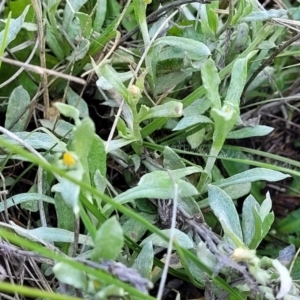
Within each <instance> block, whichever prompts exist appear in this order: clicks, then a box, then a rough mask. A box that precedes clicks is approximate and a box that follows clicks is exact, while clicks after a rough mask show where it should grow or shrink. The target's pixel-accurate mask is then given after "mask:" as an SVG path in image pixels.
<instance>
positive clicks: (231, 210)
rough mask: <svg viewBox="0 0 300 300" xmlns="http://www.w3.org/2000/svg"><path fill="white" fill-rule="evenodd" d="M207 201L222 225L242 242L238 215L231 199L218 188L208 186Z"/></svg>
mask: <svg viewBox="0 0 300 300" xmlns="http://www.w3.org/2000/svg"><path fill="white" fill-rule="evenodd" d="M208 201H209V205H210V207H211V209H212V210H213V212H214V214H215V215H216V217H217V218H218V220H220V221H221V220H222V223H223V224H225V225H226V226H227V228H228V229H229V230H230V231H231V232H232V233H233V234H234V235H236V236H237V237H238V238H239V239H240V240H241V241H243V234H242V229H241V225H240V220H239V215H238V213H237V211H236V208H235V206H234V203H233V201H232V199H231V198H230V197H229V196H228V195H227V194H226V193H225V192H224V191H223V190H222V189H220V188H219V187H217V186H213V185H209V186H208Z"/></svg>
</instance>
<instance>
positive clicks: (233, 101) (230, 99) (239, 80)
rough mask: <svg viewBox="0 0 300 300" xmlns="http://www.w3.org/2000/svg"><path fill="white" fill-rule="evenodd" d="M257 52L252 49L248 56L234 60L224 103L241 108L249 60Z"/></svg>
mask: <svg viewBox="0 0 300 300" xmlns="http://www.w3.org/2000/svg"><path fill="white" fill-rule="evenodd" d="M255 54H256V51H251V52H250V53H249V54H248V55H247V56H246V57H244V58H239V59H237V60H236V61H235V62H234V65H233V68H232V72H231V79H230V84H229V88H228V91H227V94H226V98H225V101H224V103H226V104H230V105H232V106H233V107H234V108H235V109H239V105H240V98H241V95H242V93H243V90H244V86H245V84H246V80H247V64H248V60H249V59H250V58H251V57H252V56H253V55H255Z"/></svg>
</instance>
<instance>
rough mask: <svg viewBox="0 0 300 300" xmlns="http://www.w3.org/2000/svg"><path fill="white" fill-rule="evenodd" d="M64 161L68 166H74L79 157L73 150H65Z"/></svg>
mask: <svg viewBox="0 0 300 300" xmlns="http://www.w3.org/2000/svg"><path fill="white" fill-rule="evenodd" d="M62 161H63V164H64V165H65V166H66V167H74V166H75V164H76V162H77V159H76V158H75V156H74V154H72V153H71V152H65V153H64V154H63V157H62Z"/></svg>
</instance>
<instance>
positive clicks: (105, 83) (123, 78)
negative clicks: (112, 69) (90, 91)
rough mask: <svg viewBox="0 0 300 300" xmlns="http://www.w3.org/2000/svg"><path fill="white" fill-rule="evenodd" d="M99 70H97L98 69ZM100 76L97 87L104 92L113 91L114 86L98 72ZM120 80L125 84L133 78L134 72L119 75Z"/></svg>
mask: <svg viewBox="0 0 300 300" xmlns="http://www.w3.org/2000/svg"><path fill="white" fill-rule="evenodd" d="M96 70H97V68H96ZM98 75H100V77H99V79H98V80H97V81H96V85H97V86H98V87H99V88H101V89H102V90H111V89H113V85H112V84H111V83H110V81H109V79H106V78H105V77H103V76H101V73H100V72H99V71H98ZM118 76H119V79H120V80H121V81H122V82H124V81H126V80H129V79H131V78H132V76H133V75H132V72H131V71H129V72H124V73H118Z"/></svg>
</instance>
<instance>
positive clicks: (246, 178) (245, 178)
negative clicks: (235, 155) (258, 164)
mask: <svg viewBox="0 0 300 300" xmlns="http://www.w3.org/2000/svg"><path fill="white" fill-rule="evenodd" d="M288 177H290V175H288V174H283V173H281V172H278V171H274V170H269V169H265V168H253V169H250V170H247V171H245V172H241V173H239V174H236V175H233V176H231V177H229V178H226V179H222V180H220V181H218V182H214V183H213V185H216V186H218V187H221V188H224V187H227V186H229V185H234V184H240V183H245V182H254V181H258V180H265V181H271V182H274V181H279V180H283V179H285V178H288Z"/></svg>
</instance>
